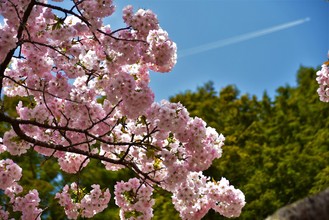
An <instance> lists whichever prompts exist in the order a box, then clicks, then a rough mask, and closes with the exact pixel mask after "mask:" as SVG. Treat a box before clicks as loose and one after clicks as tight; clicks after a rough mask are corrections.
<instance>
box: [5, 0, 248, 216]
mask: <svg viewBox="0 0 329 220" xmlns="http://www.w3.org/2000/svg"><path fill="white" fill-rule="evenodd" d="M71 3H72V6H71V8H69V9H67V8H63V7H59V6H55V5H52V4H50V3H47V1H46V0H39V1H37V0H29V1H19V0H0V14H1V15H2V16H3V17H4V24H3V25H2V26H1V28H0V46H1V50H0V63H1V68H0V84H1V93H3V94H4V95H6V96H9V97H15V96H18V97H28V98H29V99H30V103H29V104H24V103H23V102H19V103H18V105H17V106H16V112H17V114H18V117H17V118H14V117H11V116H9V115H8V114H7V113H6V112H5V111H4V109H1V111H0V119H1V121H2V122H4V123H7V124H8V125H10V130H9V131H7V132H5V134H4V135H3V137H1V138H2V139H3V140H2V141H1V145H0V153H2V152H5V151H6V152H8V153H10V154H11V155H17V156H21V157H24V155H25V154H26V153H27V152H28V151H35V152H37V153H38V154H40V155H42V157H44V158H55V159H56V160H57V162H58V164H59V167H60V169H61V170H62V171H64V172H66V173H68V174H76V173H80V172H82V170H84V168H85V167H86V166H88V164H89V162H90V160H98V161H101V162H102V164H103V165H104V169H106V170H109V171H117V170H120V169H122V168H129V169H130V170H132V171H133V173H135V178H133V179H130V180H128V181H127V182H123V181H121V182H118V183H117V184H116V186H115V187H114V188H115V192H114V195H115V201H116V205H118V206H119V207H120V208H121V211H120V216H121V218H122V219H128V218H130V217H131V218H134V219H150V218H151V217H152V216H153V214H152V205H153V204H154V199H152V191H153V188H154V187H155V186H158V187H161V188H162V189H164V190H167V191H169V192H170V193H172V195H173V196H172V198H173V203H174V205H175V208H176V209H177V210H178V211H179V212H180V216H181V217H182V219H201V218H202V217H203V216H204V215H205V214H206V213H207V212H208V210H210V209H214V210H215V211H217V212H219V213H220V214H222V215H224V216H227V217H234V216H238V215H239V214H240V212H241V209H242V207H243V206H244V204H245V201H244V195H243V193H242V192H241V191H240V190H238V189H235V188H234V187H233V186H231V185H229V182H228V181H227V180H226V179H224V178H223V179H222V180H220V181H218V182H217V181H211V180H210V177H206V176H204V175H203V174H202V171H204V170H206V169H207V168H209V167H210V165H211V164H212V161H213V160H214V159H216V158H219V157H221V153H222V150H221V147H222V145H223V144H224V136H223V135H221V134H218V133H217V132H216V131H215V129H213V128H210V127H208V126H207V125H206V123H205V122H204V121H203V120H202V119H200V118H197V117H195V118H193V117H190V116H189V113H188V112H187V110H186V108H185V107H184V106H182V105H181V104H180V103H169V102H167V101H162V102H161V103H156V102H154V94H153V92H152V90H151V89H150V87H149V82H150V77H149V70H153V71H157V72H169V71H170V70H171V69H172V68H173V66H174V65H175V63H176V58H177V55H176V44H175V43H174V42H173V41H172V40H171V39H170V38H169V36H168V33H167V32H166V31H164V30H163V29H162V28H161V27H160V25H159V22H158V19H157V17H156V15H155V14H154V13H153V12H152V11H150V10H142V9H140V10H138V11H137V12H134V11H133V8H132V6H127V7H125V8H124V9H123V20H124V22H125V23H126V25H127V26H126V27H123V28H120V29H117V30H111V27H110V26H109V25H105V24H104V23H103V19H104V18H105V17H108V16H111V15H112V14H113V12H114V10H115V7H114V5H113V2H112V0H105V1H97V0H82V1H76V0H74V1H72V2H71ZM58 12H61V13H63V14H64V17H62V18H61V17H59V16H58ZM15 53H16V55H17V54H18V56H16V55H15ZM1 99H3V96H1ZM1 101H2V100H1ZM0 173H1V175H2V176H5V177H6V178H4V180H2V181H0V189H1V190H3V191H4V192H5V194H6V195H7V196H8V198H9V199H10V201H9V204H7V205H11V206H12V207H13V209H12V210H13V211H18V212H21V213H22V218H23V219H40V218H41V215H42V212H43V210H44V209H41V208H40V207H39V202H40V199H39V195H38V191H37V190H32V191H30V192H29V193H28V194H27V195H25V197H22V194H21V193H22V191H23V190H22V186H20V185H19V181H20V178H21V168H20V167H19V166H18V165H17V164H15V163H14V161H12V160H10V159H6V160H1V161H0ZM91 188H92V190H91V191H90V192H89V193H88V192H85V191H84V190H82V188H81V187H80V186H79V182H78V181H77V182H73V183H68V184H67V185H65V186H64V188H63V190H62V192H58V193H57V194H56V196H55V198H56V199H58V200H59V204H60V205H61V206H63V207H64V210H65V213H66V215H67V217H68V218H71V219H77V218H78V217H79V216H81V217H86V218H90V217H93V216H94V215H95V214H97V213H98V212H101V211H103V210H104V209H105V208H106V207H107V204H108V202H109V200H110V197H111V194H110V191H109V190H108V189H104V190H102V189H100V186H99V185H98V184H97V183H95V184H94V185H92V186H91ZM27 202H30V203H31V204H32V205H30V206H27V207H28V208H26V203H27ZM4 207H5V206H4ZM4 207H2V208H3V209H2V210H1V211H0V216H1V218H4V219H6V218H9V217H10V214H11V213H10V212H9V211H8V210H6V209H5V208H4ZM128 216H129V217H128Z"/></svg>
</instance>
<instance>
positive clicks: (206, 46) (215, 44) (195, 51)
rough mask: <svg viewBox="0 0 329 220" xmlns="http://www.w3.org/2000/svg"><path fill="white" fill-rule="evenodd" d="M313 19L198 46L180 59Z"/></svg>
mask: <svg viewBox="0 0 329 220" xmlns="http://www.w3.org/2000/svg"><path fill="white" fill-rule="evenodd" d="M310 20H311V19H310V18H309V17H307V18H303V19H299V20H296V21H292V22H288V23H284V24H281V25H277V26H274V27H270V28H266V29H263V30H259V31H254V32H250V33H246V34H242V35H238V36H236V37H230V38H227V39H224V40H219V41H215V42H212V43H208V44H204V45H201V46H197V47H193V48H190V49H186V50H182V51H181V53H179V54H178V57H179V58H182V57H186V56H191V55H194V54H198V53H202V52H205V51H208V50H213V49H216V48H220V47H225V46H228V45H231V44H235V43H239V42H242V41H246V40H250V39H253V38H256V37H260V36H264V35H267V34H270V33H273V32H277V31H282V30H285V29H288V28H291V27H294V26H297V25H300V24H303V23H305V22H308V21H310Z"/></svg>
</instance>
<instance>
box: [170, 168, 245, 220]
mask: <svg viewBox="0 0 329 220" xmlns="http://www.w3.org/2000/svg"><path fill="white" fill-rule="evenodd" d="M244 200H245V198H244V195H243V193H242V192H241V191H240V190H238V189H235V188H234V187H233V186H230V185H229V182H228V181H227V180H226V179H225V178H222V179H221V180H220V181H219V182H211V181H209V178H206V177H205V176H203V175H202V173H197V172H193V173H190V174H189V175H188V176H187V179H186V180H185V181H183V182H182V183H181V184H180V185H179V186H178V187H177V188H176V189H175V191H174V194H173V203H174V205H175V208H176V209H177V210H178V211H179V212H180V216H181V218H182V219H186V220H187V219H201V218H202V217H203V216H204V215H205V214H206V213H207V212H208V211H209V209H211V208H212V209H214V210H215V211H216V212H219V213H220V214H222V215H223V216H226V217H229V218H231V217H238V216H239V215H240V213H241V209H242V207H243V206H244V205H245V201H244Z"/></svg>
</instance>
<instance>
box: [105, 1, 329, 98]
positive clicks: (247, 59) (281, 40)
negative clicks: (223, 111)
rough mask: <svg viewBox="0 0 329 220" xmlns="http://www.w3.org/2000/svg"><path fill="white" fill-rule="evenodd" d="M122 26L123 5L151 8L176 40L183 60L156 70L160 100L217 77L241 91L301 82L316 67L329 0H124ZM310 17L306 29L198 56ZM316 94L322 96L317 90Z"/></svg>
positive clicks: (328, 43) (325, 40)
mask: <svg viewBox="0 0 329 220" xmlns="http://www.w3.org/2000/svg"><path fill="white" fill-rule="evenodd" d="M115 2H116V4H117V11H118V13H117V14H116V16H115V17H114V18H112V20H111V22H112V23H113V25H114V26H115V25H118V24H120V23H118V20H120V19H121V18H120V16H121V15H120V11H121V9H122V7H123V6H124V5H127V4H132V5H133V6H134V7H135V8H136V10H137V9H138V8H144V9H151V10H152V11H154V12H155V13H156V14H157V15H158V19H159V21H160V25H161V27H162V28H163V29H165V30H166V31H167V32H168V33H169V36H170V37H171V38H172V39H173V40H174V41H175V42H176V43H177V46H178V55H179V58H178V62H177V64H176V67H175V68H174V70H173V71H172V72H170V73H165V74H161V73H152V75H151V87H152V89H153V91H154V92H155V96H156V100H157V101H159V100H161V99H168V97H169V96H173V95H175V94H177V93H179V92H184V91H186V90H195V89H196V87H197V86H202V85H203V84H204V83H205V82H207V81H209V80H211V81H213V82H214V83H215V86H216V90H217V91H218V90H220V89H221V88H223V87H224V86H226V85H228V84H234V85H236V86H237V87H238V89H239V90H240V91H241V94H244V93H249V94H251V95H253V94H255V95H257V96H258V97H261V96H262V94H263V92H264V91H265V90H266V91H267V92H268V94H269V95H270V96H271V97H274V95H275V90H276V89H277V88H278V87H279V86H284V85H286V84H289V85H296V80H295V79H296V72H297V70H298V68H299V67H300V66H301V65H303V66H310V67H317V66H319V65H321V64H322V63H323V62H324V61H325V60H326V59H327V52H328V49H329V2H326V1H325V0H117V1H115ZM301 19H309V21H306V20H305V21H304V22H302V23H301V24H297V25H295V26H291V27H289V28H286V29H283V30H278V31H274V32H272V33H268V34H265V35H262V36H259V37H254V38H252V39H249V40H245V41H240V42H236V43H232V44H230V45H226V46H222V47H219V48H216V49H212V50H208V51H204V52H202V53H197V54H194V55H189V56H184V57H180V55H184V54H186V52H190V51H191V49H192V48H195V47H200V46H202V45H206V44H209V43H212V42H218V41H225V40H227V39H232V38H233V39H235V38H236V37H241V36H245V34H248V33H254V32H259V31H261V30H264V29H265V30H267V29H270V28H273V27H276V26H278V25H284V24H287V23H290V22H295V21H299V20H301ZM314 92H316V91H314Z"/></svg>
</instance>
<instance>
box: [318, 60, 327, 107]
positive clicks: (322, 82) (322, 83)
mask: <svg viewBox="0 0 329 220" xmlns="http://www.w3.org/2000/svg"><path fill="white" fill-rule="evenodd" d="M316 75H317V77H316V81H317V82H318V84H319V88H318V90H317V91H318V94H319V97H320V100H321V101H322V102H329V67H328V65H326V64H323V65H322V68H321V70H319V71H318V72H317V73H316Z"/></svg>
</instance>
